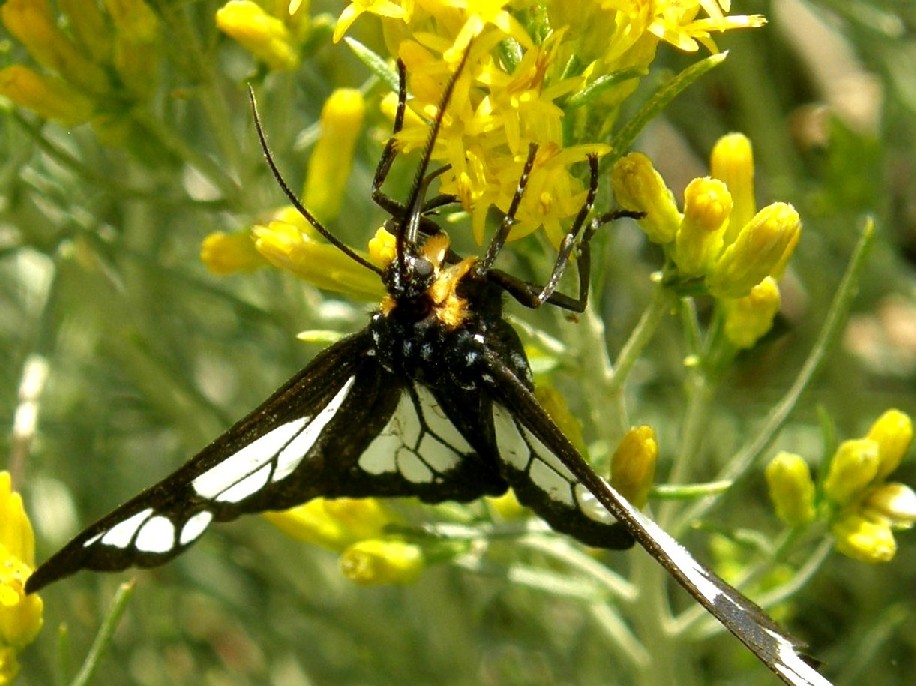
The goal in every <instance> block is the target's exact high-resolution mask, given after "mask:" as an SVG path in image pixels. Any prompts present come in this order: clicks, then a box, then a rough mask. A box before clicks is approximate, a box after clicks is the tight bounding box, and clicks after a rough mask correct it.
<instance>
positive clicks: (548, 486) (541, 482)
mask: <svg viewBox="0 0 916 686" xmlns="http://www.w3.org/2000/svg"><path fill="white" fill-rule="evenodd" d="M528 476H530V477H531V480H532V481H533V482H534V484H535V486H537V487H538V488H540V489H541V490H542V491H544V493H546V494H547V497H548V498H550V499H551V500H556V501H558V502H561V503H563V504H564V505H566V506H568V507H573V505H574V503H573V500H572V487H571V485H570V483H569V482H568V481H567V480H566V479H564V478H563V477H562V476H560V475H559V474H557V473H556V472H555V471H554V470H553V469H551V468H550V467H548V466H547V465H546V464H544V463H543V462H541V461H540V460H535V461H534V462H532V463H531V468H530V469H529V470H528Z"/></svg>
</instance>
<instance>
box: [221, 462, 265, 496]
mask: <svg viewBox="0 0 916 686" xmlns="http://www.w3.org/2000/svg"><path fill="white" fill-rule="evenodd" d="M269 478H270V465H269V464H266V465H264V466H263V467H261V468H260V469H259V470H258V471H256V472H255V473H254V474H249V475H248V476H246V477H245V478H244V479H242V480H241V481H237V482H235V483H234V484H232V486H230V487H229V488H227V489H226V490H225V491H223V492H222V493H220V494H219V495H217V496H216V499H217V500H218V501H220V502H221V503H239V502H241V501H243V500H244V499H245V498H247V497H248V496H250V495H254V494H255V493H257V492H258V491H260V490H261V489H262V488H264V486H265V485H266V484H267V480H268V479H269Z"/></svg>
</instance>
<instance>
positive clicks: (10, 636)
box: [0, 472, 43, 686]
mask: <svg viewBox="0 0 916 686" xmlns="http://www.w3.org/2000/svg"><path fill="white" fill-rule="evenodd" d="M34 569H35V538H34V536H33V535H32V525H31V524H30V523H29V520H28V517H26V514H25V510H24V509H23V507H22V498H21V497H20V496H19V494H18V493H14V492H13V490H12V488H11V484H10V475H9V473H8V472H0V686H3V685H4V684H8V683H11V682H12V681H13V679H14V678H15V677H16V674H17V673H18V671H19V663H18V661H17V659H16V656H17V655H18V653H19V652H21V651H22V649H23V648H25V647H26V646H27V645H28V644H29V643H31V642H32V641H33V640H34V639H35V636H37V635H38V632H39V631H40V630H41V624H42V608H43V606H42V601H41V598H40V597H38V596H36V595H29V596H27V595H25V593H24V590H23V589H24V586H25V581H26V579H28V578H29V575H30V574H31V573H32V571H33V570H34Z"/></svg>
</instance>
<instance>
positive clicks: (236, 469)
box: [191, 417, 308, 500]
mask: <svg viewBox="0 0 916 686" xmlns="http://www.w3.org/2000/svg"><path fill="white" fill-rule="evenodd" d="M307 421H308V418H307V417H299V418H298V419H294V420H293V421H291V422H287V423H286V424H281V425H280V426H278V427H277V428H276V429H273V430H271V431H268V432H267V433H266V434H264V435H263V436H261V437H260V438H258V439H257V440H254V441H252V442H251V443H249V444H248V445H246V446H245V447H244V448H242V449H241V450H239V451H238V452H237V453H234V454H232V455H230V456H229V457H227V458H225V459H223V460H222V461H221V462H219V463H218V464H216V465H214V466H212V467H210V469H208V470H207V471H205V472H204V473H203V474H201V475H200V476H198V477H197V478H196V479H194V480H193V481H192V482H191V485H192V486H193V487H194V490H195V491H196V492H197V495H199V496H201V497H202V498H211V499H212V498H217V497H219V495H220V494H221V493H224V492H225V491H228V490H229V489H230V488H232V487H233V486H234V485H235V484H237V483H238V482H240V481H242V480H244V479H245V478H246V477H248V476H250V475H252V474H253V473H255V472H257V470H258V469H259V468H261V467H262V466H263V465H267V464H268V463H269V462H270V461H271V460H272V459H273V458H274V456H275V455H276V454H277V453H278V452H280V451H281V450H282V449H283V448H284V447H285V446H286V445H287V444H288V443H289V442H290V441H291V440H292V439H293V437H294V436H295V435H296V434H297V433H298V432H299V431H301V430H302V427H303V426H305V423H306V422H307ZM269 469H270V468H269V466H268V470H269ZM230 500H231V499H230Z"/></svg>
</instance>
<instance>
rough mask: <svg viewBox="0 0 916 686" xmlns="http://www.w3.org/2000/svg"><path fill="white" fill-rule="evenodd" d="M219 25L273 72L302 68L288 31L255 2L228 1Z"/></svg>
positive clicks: (219, 18)
mask: <svg viewBox="0 0 916 686" xmlns="http://www.w3.org/2000/svg"><path fill="white" fill-rule="evenodd" d="M216 25H217V27H218V28H219V30H220V31H222V32H223V33H225V34H226V35H228V36H230V37H232V38H234V39H235V40H236V41H238V43H239V44H241V45H242V47H244V48H245V49H246V50H248V51H249V52H251V53H252V54H253V55H254V56H255V57H257V58H258V59H260V60H263V61H264V62H265V63H266V64H267V65H268V66H269V67H270V68H271V69H274V70H277V71H284V70H290V69H295V68H296V67H297V66H298V65H299V54H298V48H297V46H296V44H295V41H294V40H293V36H292V35H291V33H290V31H289V28H287V26H286V24H285V23H284V22H283V21H282V20H281V19H278V18H277V17H274V16H271V15H270V14H268V13H267V12H266V11H265V10H264V9H263V8H262V7H261V6H260V5H258V4H257V3H255V2H252V0H229V2H227V3H226V4H225V5H223V6H222V7H221V8H220V9H218V10H217V11H216Z"/></svg>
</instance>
